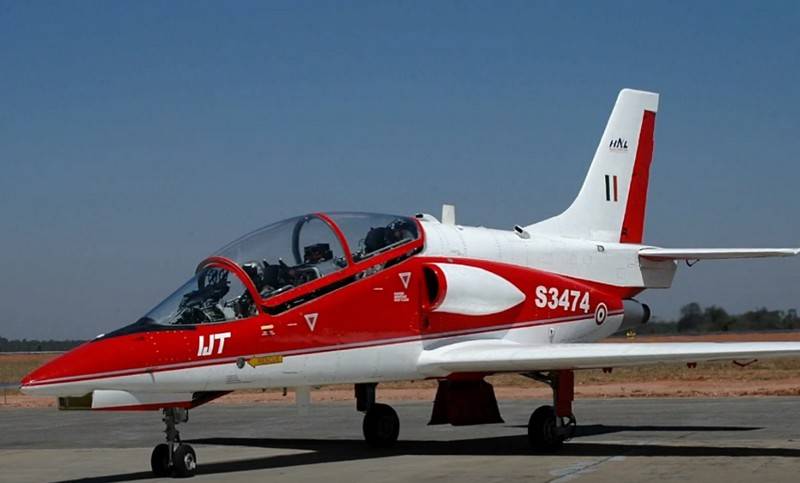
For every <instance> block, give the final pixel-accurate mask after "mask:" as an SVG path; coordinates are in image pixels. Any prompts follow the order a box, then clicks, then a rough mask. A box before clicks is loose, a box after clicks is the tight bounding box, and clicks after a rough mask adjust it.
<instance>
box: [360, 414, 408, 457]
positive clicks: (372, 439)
mask: <svg viewBox="0 0 800 483" xmlns="http://www.w3.org/2000/svg"><path fill="white" fill-rule="evenodd" d="M362 429H363V431H364V439H365V440H366V441H367V444H369V445H370V446H372V447H374V448H388V447H389V446H392V445H393V444H394V443H396V442H397V437H398V436H399V435H400V418H398V417H397V413H396V412H395V410H394V409H392V407H391V406H389V405H386V404H373V405H372V407H370V408H369V410H368V411H367V413H366V414H365V415H364V424H363V425H362Z"/></svg>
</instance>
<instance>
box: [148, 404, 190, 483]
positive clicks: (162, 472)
mask: <svg viewBox="0 0 800 483" xmlns="http://www.w3.org/2000/svg"><path fill="white" fill-rule="evenodd" d="M163 411H164V418H163V421H164V424H166V426H167V428H166V429H165V430H164V432H165V433H166V435H167V442H166V443H161V444H159V445H158V446H156V447H155V448H154V449H153V453H152V454H151V455H150V467H151V468H152V469H153V474H154V475H155V476H162V477H163V476H175V477H178V478H186V477H189V476H193V475H194V472H195V470H196V469H197V456H196V455H195V452H194V449H193V448H192V447H191V446H189V445H188V444H184V443H181V436H180V433H179V432H178V430H177V429H176V426H177V425H178V424H180V423H185V422H186V421H188V420H189V411H188V410H186V409H182V408H167V409H164V410H163Z"/></svg>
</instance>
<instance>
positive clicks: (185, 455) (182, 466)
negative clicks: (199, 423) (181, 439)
mask: <svg viewBox="0 0 800 483" xmlns="http://www.w3.org/2000/svg"><path fill="white" fill-rule="evenodd" d="M195 470H197V455H195V453H194V449H193V448H192V447H191V446H189V445H188V444H180V445H178V447H177V448H176V449H175V453H173V454H172V473H173V475H175V477H177V478H188V477H190V476H194V472H195Z"/></svg>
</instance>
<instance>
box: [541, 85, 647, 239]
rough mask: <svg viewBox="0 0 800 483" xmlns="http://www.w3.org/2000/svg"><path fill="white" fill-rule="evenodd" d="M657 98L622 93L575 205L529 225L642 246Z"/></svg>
mask: <svg viewBox="0 0 800 483" xmlns="http://www.w3.org/2000/svg"><path fill="white" fill-rule="evenodd" d="M657 110H658V94H655V93H652V92H644V91H635V90H632V89H623V90H622V91H620V93H619V96H618V97H617V102H616V104H614V109H613V110H612V111H611V116H610V117H609V118H608V124H607V125H606V130H605V131H604V132H603V137H602V138H600V144H599V145H598V146H597V151H596V152H595V154H594V159H593V160H592V164H591V166H590V167H589V173H588V174H587V175H586V179H585V180H584V181H583V186H582V187H581V190H580V192H579V193H578V196H577V198H575V201H573V202H572V205H570V207H569V208H567V210H566V211H564V212H563V213H561V214H560V215H558V216H554V217H553V218H549V219H547V220H544V221H542V222H540V223H536V224H533V225H530V226H528V227H526V229H527V230H528V231H530V232H531V233H548V234H553V235H560V236H566V237H572V238H586V239H590V240H598V241H613V242H622V243H641V241H642V236H643V234H644V212H645V205H646V202H647V184H648V177H649V173H650V162H651V161H652V159H653V131H654V128H655V117H656V111H657Z"/></svg>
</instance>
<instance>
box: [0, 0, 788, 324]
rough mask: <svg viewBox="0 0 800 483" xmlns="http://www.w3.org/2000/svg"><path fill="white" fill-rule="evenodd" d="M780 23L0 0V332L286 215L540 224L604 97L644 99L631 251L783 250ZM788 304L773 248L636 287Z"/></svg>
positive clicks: (713, 11) (674, 308)
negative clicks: (647, 96) (654, 106)
mask: <svg viewBox="0 0 800 483" xmlns="http://www.w3.org/2000/svg"><path fill="white" fill-rule="evenodd" d="M651 3H652V4H651ZM798 25H800V3H798V2H785V3H783V2H756V1H753V2H748V3H736V2H727V1H726V2H718V3H715V2H694V1H691V2H683V3H679V2H661V3H658V4H655V2H640V1H635V2H560V1H558V2H372V1H365V2H358V3H349V2H338V1H337V2H311V3H304V2H298V1H289V2H286V3H279V2H254V3H249V2H214V3H203V2H198V1H191V2H185V3H181V2H142V1H137V2H94V3H93V2H88V1H87V2H47V3H40V2H7V1H0V268H2V271H3V273H2V276H0V309H2V314H0V335H3V336H5V337H28V338H51V337H52V338H68V337H74V338H86V337H92V336H94V335H96V334H97V333H100V332H104V331H107V330H109V329H112V328H116V327H119V326H121V325H123V324H127V323H130V322H133V321H135V320H136V319H137V318H138V317H139V316H141V315H142V314H144V313H145V312H146V311H147V310H149V309H150V308H151V307H152V306H153V305H155V304H156V303H157V302H158V301H159V300H160V299H162V298H163V297H164V296H166V295H168V293H169V292H170V291H171V290H172V289H174V288H176V287H177V286H178V285H179V284H181V283H183V282H184V281H185V280H186V279H187V278H188V277H189V276H190V274H191V273H192V272H193V270H194V267H195V266H196V264H197V263H198V262H199V261H200V260H201V259H202V258H204V257H205V256H206V255H207V254H209V253H210V252H212V251H214V250H215V249H217V248H219V247H220V246H221V245H223V244H225V243H226V242H228V241H230V240H232V239H233V238H236V237H237V236H239V235H241V234H242V233H244V232H246V231H249V230H251V229H254V228H256V227H258V226H261V225H264V224H266V223H269V222H271V221H274V220H277V219H281V218H285V217H288V216H292V215H295V214H300V213H304V212H309V211H317V210H367V211H386V212H394V213H408V214H411V213H415V212H419V211H426V212H431V213H434V214H436V215H437V216H438V214H439V213H440V205H441V203H442V202H452V203H455V204H456V205H457V207H458V218H459V222H460V223H463V224H478V225H486V226H492V227H511V226H513V225H514V224H516V223H518V224H523V225H524V224H527V223H530V222H533V221H535V220H538V219H542V218H546V217H548V216H551V215H553V214H556V213H557V212H559V211H560V210H562V209H563V208H564V207H566V206H567V205H568V204H569V202H570V201H571V200H572V198H573V197H574V195H575V194H576V192H577V190H578V188H579V186H580V184H581V182H582V180H583V177H584V175H585V172H586V169H587V167H588V163H589V161H590V160H591V157H592V155H593V153H594V150H595V148H596V145H597V142H598V139H599V136H600V134H601V133H602V130H603V127H604V125H605V122H606V119H607V116H608V113H609V111H610V109H611V106H612V103H613V101H614V98H615V97H616V94H617V92H618V91H619V89H620V88H623V87H632V88H638V89H646V90H654V91H657V92H660V93H661V104H660V108H659V113H658V116H657V120H656V149H655V158H654V163H653V167H652V172H651V183H650V194H649V200H648V201H649V205H648V212H647V226H646V231H645V241H646V242H648V243H652V244H658V245H662V246H669V247H703V246H800V224H798V215H799V213H798V207H800V202H798V191H799V188H800V186H799V183H800V167H798V166H799V163H798V160H799V158H800V155H799V154H798V153H800V121H798V119H800V88H798V86H800V28H798ZM798 295H800V260H797V259H789V260H788V261H787V260H786V259H783V260H767V261H738V262H703V263H700V264H698V265H697V266H695V267H693V268H691V269H687V268H686V267H683V268H682V269H681V270H680V271H679V273H678V276H677V277H676V280H675V284H674V287H673V289H672V290H671V291H658V292H655V291H653V292H647V293H645V294H644V295H643V296H642V297H641V299H642V300H644V301H646V302H648V303H650V304H651V305H652V307H653V309H654V311H655V314H656V315H659V316H662V317H673V316H675V315H676V314H677V312H678V309H679V308H680V306H681V305H683V304H685V303H687V302H690V301H698V302H700V303H701V304H704V305H708V304H719V305H722V306H724V307H726V308H727V309H729V310H731V311H742V310H746V309H750V308H755V307H759V306H762V305H766V306H768V307H770V308H775V309H788V308H792V307H800V297H798Z"/></svg>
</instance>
